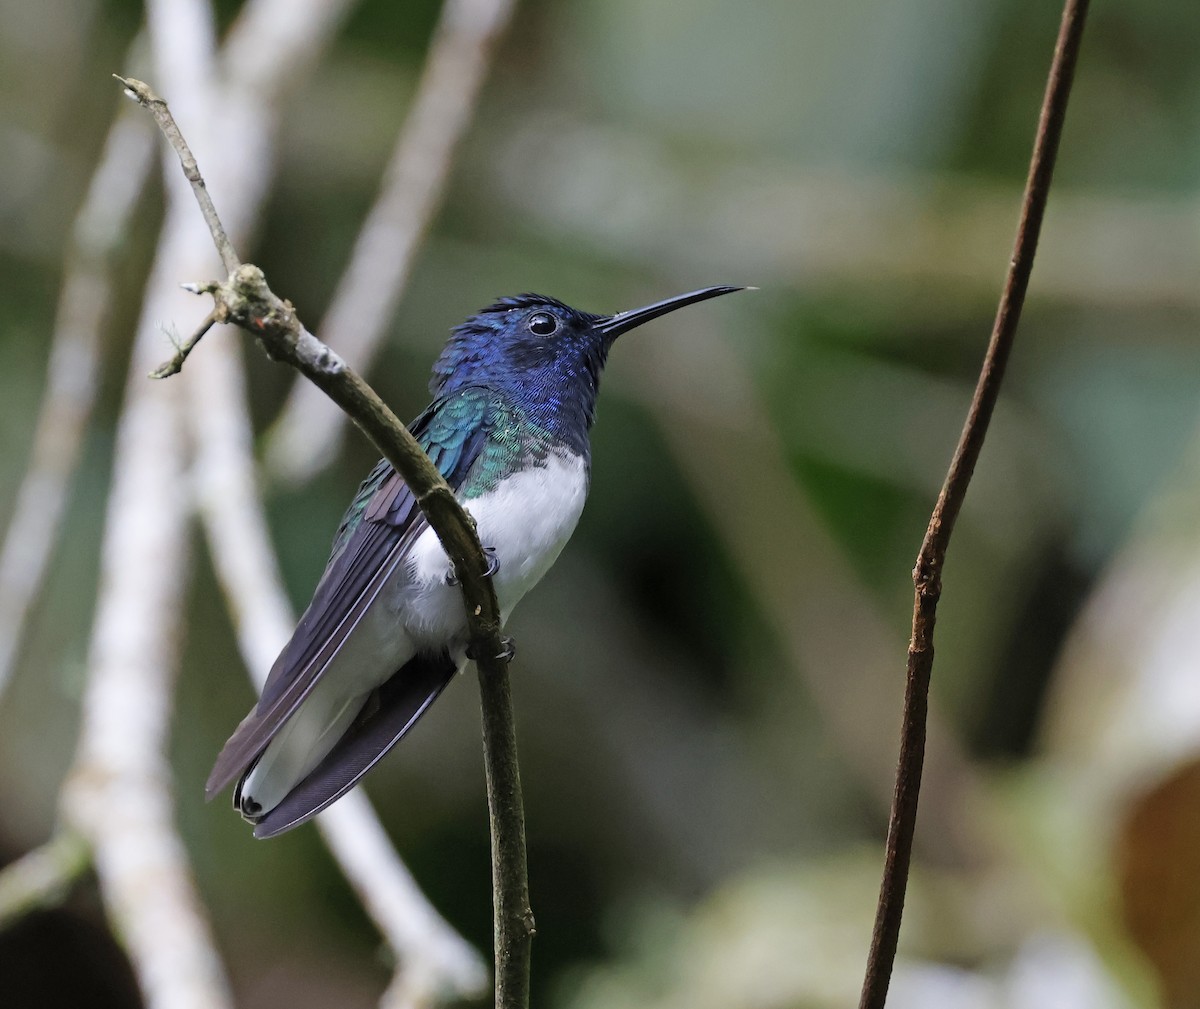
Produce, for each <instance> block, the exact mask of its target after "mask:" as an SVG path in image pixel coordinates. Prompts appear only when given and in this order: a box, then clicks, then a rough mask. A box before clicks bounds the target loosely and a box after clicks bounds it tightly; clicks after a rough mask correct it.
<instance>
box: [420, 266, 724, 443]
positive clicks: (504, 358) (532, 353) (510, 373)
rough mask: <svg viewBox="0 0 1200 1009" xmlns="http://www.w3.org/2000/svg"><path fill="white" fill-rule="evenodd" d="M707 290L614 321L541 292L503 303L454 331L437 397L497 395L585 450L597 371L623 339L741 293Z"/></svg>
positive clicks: (436, 371)
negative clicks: (467, 392)
mask: <svg viewBox="0 0 1200 1009" xmlns="http://www.w3.org/2000/svg"><path fill="white" fill-rule="evenodd" d="M740 290H742V288H740V287H706V288H704V289H702V290H699V291H692V292H690V293H688V294H681V295H679V296H677V297H674V298H668V299H667V300H666V301H658V302H655V303H654V304H653V305H646V306H645V307H643V308H635V309H633V310H632V311H628V312H618V313H617V314H616V315H594V314H593V313H591V312H581V311H579V310H578V309H575V308H571V307H570V306H569V305H564V304H563V303H562V302H561V301H558V300H556V299H554V298H548V297H545V296H544V295H541V294H519V295H517V296H516V297H511V298H501V299H500V300H499V301H497V302H496V303H495V304H494V305H489V306H488V307H487V308H485V309H484V310H483V311H482V312H480V313H479V314H478V315H474V316H472V317H471V318H470V319H468V320H467V321H466V322H464V323H463V324H462V325H461V326H458V327H457V328H456V329H455V330H454V332H453V333H452V334H451V336H450V340H449V342H447V344H446V347H445V349H444V350H443V351H442V353H441V356H439V357H438V359H437V363H436V364H434V366H433V377H432V378H431V379H430V383H429V388H430V391H431V392H433V394H434V395H435V396H441V395H445V394H447V393H450V392H453V391H454V390H456V389H461V388H464V387H466V386H471V385H482V386H489V387H491V388H494V389H497V390H498V391H500V392H502V393H504V395H506V396H507V397H509V398H510V399H511V400H512V401H513V402H514V403H516V404H517V405H519V406H520V407H521V408H522V409H523V410H524V411H525V414H526V416H527V417H528V418H529V420H530V421H532V422H533V423H534V424H536V425H537V426H538V427H540V428H542V429H543V430H545V431H548V432H549V433H551V434H552V435H554V436H555V437H556V438H558V439H559V440H561V441H563V442H565V443H566V444H567V445H568V446H570V447H571V448H572V449H574V450H575V451H578V452H581V453H586V452H587V433H588V430H589V429H590V428H591V426H592V419H593V417H594V416H595V412H596V395H597V393H598V392H599V389H600V372H601V371H602V370H603V369H604V363H605V361H606V360H607V359H608V351H609V348H611V347H612V345H613V342H614V341H615V340H616V338H617V337H618V336H620V335H621V334H622V333H627V332H628V331H629V330H631V329H635V328H637V327H638V326H641V325H642V324H643V323H646V322H649V321H650V320H651V319H657V318H658V317H659V316H662V315H666V314H667V313H668V312H673V311H675V309H677V308H683V307H684V306H686V305H694V304H695V303H696V302H698V301H706V300H707V299H709V298H716V297H718V296H719V295H722V294H732V293H733V292H734V291H740Z"/></svg>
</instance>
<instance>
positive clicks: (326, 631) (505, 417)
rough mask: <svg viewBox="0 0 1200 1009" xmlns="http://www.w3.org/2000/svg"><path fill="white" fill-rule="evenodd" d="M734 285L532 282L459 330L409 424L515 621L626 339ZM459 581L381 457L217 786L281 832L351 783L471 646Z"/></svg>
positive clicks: (585, 471) (578, 476)
mask: <svg viewBox="0 0 1200 1009" xmlns="http://www.w3.org/2000/svg"><path fill="white" fill-rule="evenodd" d="M739 290H742V288H739V287H708V288H704V289H703V290H700V291H693V292H691V293H690V294H683V295H680V296H679V297H676V298H669V299H667V300H666V301H660V302H656V303H655V304H653V305H647V306H646V307H644V308H638V309H634V310H633V311H629V312H619V313H617V314H616V315H593V314H591V313H588V312H580V311H578V310H576V309H574V308H570V307H569V306H567V305H564V304H563V303H562V302H561V301H556V300H555V299H554V298H546V297H542V296H541V295H537V294H522V295H518V296H517V297H512V298H502V299H501V300H499V301H497V302H496V303H495V304H494V305H491V306H490V307H488V308H485V309H484V310H483V311H482V312H480V313H479V314H478V315H476V316H473V317H472V318H470V319H468V320H467V321H466V322H465V323H463V324H462V325H461V326H459V327H457V328H456V329H455V330H454V331H453V333H452V334H451V337H450V340H449V342H448V343H447V344H446V347H445V349H444V350H443V351H442V353H441V356H440V357H439V358H438V359H437V363H436V364H435V365H434V367H433V377H432V379H431V380H430V391H431V392H432V393H433V397H434V399H433V402H432V403H430V404H429V406H428V407H426V408H425V410H424V411H422V413H421V414H420V415H419V416H418V417H417V419H416V420H415V421H414V422H413V423H412V425H411V431H412V433H413V435H414V436H415V437H416V438H417V440H418V441H419V442H420V443H421V446H422V448H424V449H425V451H426V452H428V453H429V457H430V459H432V460H433V462H434V464H435V465H436V466H437V468H438V469H439V470H440V471H441V474H442V476H444V477H445V478H446V481H447V482H448V483H449V484H450V486H451V487H452V488H453V489H454V491H455V493H456V494H457V496H458V498H459V500H460V501H461V502H462V504H463V505H464V507H465V508H466V509H467V510H468V511H469V512H470V513H471V515H472V516H473V517H474V519H475V522H476V525H477V528H478V532H479V539H480V542H481V543H482V544H483V545H484V548H485V550H487V552H488V554H489V557H490V568H491V569H492V575H493V579H494V584H495V588H496V595H497V598H498V600H499V603H500V612H501V619H502V620H507V619H508V616H509V614H510V613H511V612H512V609H513V607H514V606H515V605H516V604H517V602H518V601H519V600H520V599H521V597H522V596H524V595H525V593H526V592H528V591H529V589H531V588H532V587H533V586H534V585H535V584H537V582H538V581H539V580H540V579H541V577H542V576H543V575H544V574H545V573H546V571H547V570H548V569H549V567H550V565H551V564H553V563H554V561H555V559H556V558H557V557H558V554H559V552H560V551H561V550H562V548H563V546H564V545H565V544H566V542H567V539H568V538H569V537H570V535H571V533H572V532H573V531H574V529H575V524H576V523H577V522H578V521H579V516H580V513H581V512H582V511H583V503H584V498H585V497H586V496H587V490H588V480H589V476H590V469H591V449H590V444H589V439H588V434H589V431H590V429H591V426H592V419H593V417H594V416H595V410H596V395H597V392H598V390H599V385H600V373H601V371H602V370H603V368H604V363H605V361H606V359H607V357H608V352H609V349H610V348H611V347H612V345H613V341H614V340H616V338H617V337H618V336H620V335H621V334H622V333H625V332H628V331H629V330H631V329H634V328H635V327H637V326H640V325H642V324H643V323H646V322H649V321H650V320H651V319H657V318H658V317H659V316H662V315H665V314H666V313H668V312H672V311H674V310H675V309H677V308H683V307H684V306H685V305H692V304H695V303H696V302H698V301H704V300H706V299H708V298H715V297H717V296H718V295H722V294H730V293H732V292H734V291H739ZM456 585H457V582H456V579H455V577H454V574H453V571H452V569H451V564H450V561H449V559H448V558H447V556H446V554H445V552H444V551H443V550H442V547H441V544H440V543H439V542H438V539H437V537H436V536H435V535H434V533H433V530H432V529H430V528H429V524H428V523H427V522H426V521H425V517H424V515H423V514H422V513H421V510H420V509H419V508H418V507H417V506H416V503H415V502H414V500H413V496H412V494H411V493H410V491H409V489H408V487H407V485H406V484H405V483H404V481H403V480H402V479H401V478H400V477H399V476H398V475H397V474H396V472H395V470H393V469H392V467H391V465H390V464H389V463H388V462H387V461H386V460H384V461H381V462H380V463H378V464H377V465H376V466H375V468H374V469H373V470H372V471H371V473H370V475H369V476H368V477H367V479H366V480H365V481H363V484H362V486H361V487H360V488H359V490H358V494H357V496H356V497H355V498H354V501H353V503H352V504H351V505H350V509H349V510H348V511H347V512H346V515H345V517H344V518H343V519H342V523H341V525H340V526H339V527H338V530H337V534H336V536H335V538H334V543H333V551H332V555H331V556H330V558H329V563H328V564H327V565H326V568H325V572H324V574H323V575H322V576H321V580H320V582H319V583H318V584H317V588H316V592H315V593H314V595H313V599H312V602H310V603H309V605H308V609H306V610H305V611H304V615H303V617H301V619H300V623H299V625H298V626H297V627H296V630H295V632H294V633H293V634H292V639H291V640H290V641H289V642H288V644H287V646H286V647H285V648H284V649H283V651H282V652H281V653H280V655H279V658H278V659H276V660H275V665H274V666H273V667H272V668H271V673H270V676H269V677H268V678H267V683H266V687H265V688H264V689H263V693H262V697H261V698H260V699H259V702H258V704H257V705H256V706H255V707H254V709H253V710H251V712H250V714H249V715H247V716H246V717H245V718H244V719H243V720H242V723H241V724H240V725H239V726H238V727H237V730H236V731H235V732H234V733H233V735H232V736H231V737H230V739H229V741H228V742H227V743H226V744H225V746H224V748H223V749H222V750H221V753H220V755H219V756H218V757H217V761H216V766H214V768H213V771H212V774H211V775H210V776H209V779H208V784H207V786H206V794H207V795H208V797H209V798H212V796H213V795H214V794H216V793H217V792H219V791H220V790H221V789H223V788H224V787H225V786H226V785H228V784H229V783H230V782H232V781H233V780H234V779H235V778H236V779H238V784H237V788H236V790H235V792H234V800H233V801H234V807H235V808H236V809H237V810H238V811H239V812H241V814H242V816H244V817H245V818H246V819H247V820H249V821H251V822H252V823H254V824H255V828H254V835H255V837H272V836H274V835H275V834H279V833H282V832H283V831H285V830H289V829H291V828H292V827H295V826H297V825H299V824H301V823H303V822H304V821H305V820H307V819H309V818H310V817H312V816H314V815H315V814H316V813H318V812H320V811H321V810H322V809H324V808H325V807H326V806H328V805H329V804H330V803H331V802H334V801H335V800H336V799H338V798H339V797H341V796H342V795H344V794H345V793H346V792H347V791H349V790H350V789H351V788H352V787H353V786H354V785H355V784H356V783H357V782H358V780H359V779H360V778H361V777H362V776H363V775H364V774H366V773H367V771H368V770H370V769H371V767H373V766H374V765H375V764H376V762H378V760H379V759H380V758H381V757H382V756H383V755H384V754H385V753H387V751H388V750H390V749H391V748H392V747H393V746H394V745H395V744H396V743H397V742H399V740H400V738H401V737H402V736H403V735H404V734H405V733H406V732H407V731H408V730H409V729H410V728H411V727H412V726H413V724H414V723H415V722H416V721H417V719H418V718H420V717H421V715H422V714H423V713H424V712H425V710H426V709H427V708H428V707H429V705H430V704H432V703H433V701H434V700H435V699H436V698H437V696H438V694H440V693H441V692H442V690H443V688H444V687H445V686H446V684H447V683H449V682H450V680H451V679H453V677H454V674H455V673H456V672H457V671H458V670H459V669H460V668H461V667H462V666H463V664H464V662H465V661H466V650H467V648H466V646H467V625H466V615H465V610H464V607H463V600H462V595H461V592H460V590H459V589H458V588H457V587H456Z"/></svg>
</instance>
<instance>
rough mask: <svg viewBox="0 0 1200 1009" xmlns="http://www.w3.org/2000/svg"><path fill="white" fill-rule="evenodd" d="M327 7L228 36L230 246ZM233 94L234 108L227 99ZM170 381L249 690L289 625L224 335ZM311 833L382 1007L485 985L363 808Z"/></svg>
mask: <svg viewBox="0 0 1200 1009" xmlns="http://www.w3.org/2000/svg"><path fill="white" fill-rule="evenodd" d="M334 7H338V8H340V9H344V8H345V7H346V4H345V3H344V2H342V3H339V4H330V3H328V2H325V3H317V2H314V0H309V2H306V3H303V4H294V3H290V2H289V3H282V0H259V2H257V3H254V4H252V5H250V6H249V7H247V8H246V9H245V10H244V12H243V14H242V16H241V17H240V19H239V21H238V22H237V23H236V24H235V26H234V28H233V29H232V30H231V33H230V39H229V41H228V42H227V44H226V48H225V50H224V54H223V55H224V59H225V66H226V67H227V68H228V73H229V78H228V80H227V81H226V95H227V101H226V102H225V103H224V104H225V108H226V109H227V110H229V114H228V115H222V117H221V126H220V128H221V139H222V143H221V146H220V148H219V149H217V150H214V151H213V153H212V155H211V156H210V157H208V158H206V159H205V160H204V161H203V162H202V169H203V171H204V172H205V175H206V178H207V179H209V180H211V179H212V178H214V177H216V178H217V179H218V180H219V182H218V185H219V186H220V187H221V188H220V189H218V188H217V187H215V186H214V187H213V191H214V193H221V194H222V195H221V203H220V211H221V215H222V218H223V220H224V223H225V227H226V230H227V232H228V234H229V235H230V237H231V238H232V239H233V241H234V242H235V244H237V243H241V242H244V240H245V237H246V235H247V233H248V231H249V230H250V226H251V224H252V218H253V214H254V211H255V210H256V209H257V207H258V205H259V203H260V202H261V194H262V193H263V192H264V191H265V187H266V185H267V183H268V181H269V179H270V172H271V163H272V159H273V155H274V144H273V139H274V136H275V131H276V128H277V126H278V122H279V115H280V103H281V99H282V98H283V97H284V94H285V92H286V83H287V82H288V81H294V80H296V79H298V78H299V76H300V74H301V72H302V71H303V70H306V69H308V68H309V66H310V65H311V62H312V60H313V59H314V58H315V57H316V56H317V54H318V53H319V52H320V51H321V49H322V48H323V46H324V44H325V43H326V42H327V41H328V37H329V33H330V32H331V31H332V28H333V26H334V25H335V24H336V23H337V18H336V17H335V16H333V15H332V14H331V10H332V8H334ZM243 49H244V50H245V52H242V50H243ZM254 53H269V54H270V56H269V58H268V59H267V60H266V61H265V62H262V61H259V62H256V61H254V60H251V59H250V58H249V57H250V56H251V54H254ZM239 54H240V55H239ZM268 69H270V70H271V72H270V73H268V72H267V70H268ZM238 95H240V96H242V97H240V98H235V97H233V96H238ZM209 185H210V186H212V182H211V181H210V182H209ZM226 190H227V191H228V198H226V197H225V195H224V193H225V192H226ZM193 213H195V210H194V208H193ZM196 216H197V218H198V217H199V215H198V214H196ZM181 381H182V382H183V384H184V388H185V389H186V393H187V398H186V410H187V417H188V421H189V425H190V428H191V434H192V439H193V442H194V453H195V456H194V468H193V487H194V490H195V493H196V495H197V503H198V506H199V510H200V517H201V520H202V523H203V526H204V530H205V533H206V537H207V540H208V543H209V548H210V551H211V554H212V557H213V561H214V565H215V568H216V571H217V575H218V578H219V580H220V582H221V585H222V588H223V589H224V592H225V595H226V600H227V603H228V606H229V611H230V614H231V615H232V618H233V622H234V627H235V629H236V633H237V638H238V644H239V647H240V649H241V653H242V656H243V659H244V660H245V663H246V666H247V668H248V669H249V670H250V673H251V677H252V678H253V679H254V681H255V683H256V684H257V685H258V687H259V688H260V689H261V687H262V685H263V683H264V682H265V680H266V675H267V671H268V670H269V669H270V667H271V664H272V663H273V662H274V660H275V657H276V656H277V655H278V653H279V650H280V649H281V648H282V647H283V645H284V644H285V643H286V642H287V639H288V638H289V637H290V635H291V632H292V628H293V626H294V625H295V617H294V615H293V613H292V611H291V607H290V605H289V603H288V599H287V595H286V593H285V591H284V589H283V583H282V579H281V578H280V575H279V566H278V561H277V558H276V555H275V551H274V549H273V547H272V545H271V540H270V533H269V530H268V528H267V523H266V517H265V515H264V513H263V507H262V499H261V496H260V494H259V490H258V486H257V479H256V474H255V469H254V457H253V451H252V432H251V426H250V417H249V413H248V410H247V407H246V402H247V400H246V382H245V373H244V370H243V368H242V363H241V358H240V356H239V349H238V344H237V343H236V342H234V340H233V339H232V338H230V337H229V336H226V335H224V334H221V335H214V336H212V337H210V338H209V339H208V341H207V343H206V344H205V346H204V348H203V350H202V351H201V352H199V353H196V354H195V355H193V356H192V357H191V358H190V359H189V362H188V365H187V368H186V369H185V370H184V372H183V375H182V378H181ZM317 825H318V828H319V829H320V830H321V833H322V835H323V837H324V839H325V842H326V844H327V845H328V846H329V848H330V851H331V852H332V854H333V856H334V857H335V858H336V859H337V861H338V863H339V865H340V866H341V867H342V871H343V872H344V873H345V875H346V878H347V879H348V880H349V882H350V884H351V885H352V886H353V887H354V889H355V892H356V893H357V894H358V895H359V898H360V899H361V900H362V902H363V906H364V908H365V909H366V911H367V913H368V914H369V915H370V916H371V918H372V919H373V920H374V921H375V923H376V925H377V926H378V927H379V930H380V932H381V933H382V934H383V936H384V938H385V939H386V940H387V942H388V945H389V946H390V947H391V949H392V951H393V953H394V955H395V956H396V959H397V961H398V969H397V972H396V977H395V979H394V980H393V983H392V985H391V987H390V988H389V989H388V993H387V994H386V995H385V996H384V1000H383V1003H384V1005H385V1006H392V1005H395V1006H399V1005H400V1004H401V1003H399V1002H398V1001H397V1000H396V997H395V995H396V993H398V992H403V993H404V994H405V997H406V998H408V997H415V998H418V999H419V1001H418V1002H416V1003H405V1004H420V1005H430V1004H433V1003H434V1002H437V1001H441V1000H443V999H447V1000H449V999H453V1000H460V999H463V998H473V997H477V996H479V995H481V994H482V993H483V992H484V991H485V990H486V987H487V984H488V971H487V967H486V965H485V964H484V961H483V959H482V957H481V956H480V955H479V953H478V952H477V951H476V950H475V949H474V948H473V947H471V946H470V945H469V944H468V943H467V942H466V941H465V940H463V939H462V938H461V937H460V936H458V934H457V933H455V932H454V931H453V929H451V928H450V926H449V925H448V924H447V923H446V922H445V921H444V920H443V919H442V918H441V917H440V916H439V915H438V914H437V912H436V911H435V910H434V909H433V908H432V907H431V906H430V904H429V903H428V901H427V900H426V899H425V897H424V895H423V894H422V893H421V892H420V889H419V888H418V887H417V885H416V883H415V882H414V881H413V879H412V876H411V875H410V874H409V872H408V870H407V869H406V868H405V866H404V865H403V863H402V862H401V861H400V859H399V857H398V856H397V855H396V852H395V849H394V848H393V847H392V845H391V843H390V841H389V840H388V838H387V835H386V834H385V832H384V831H383V828H382V827H381V826H380V824H379V821H378V819H377V817H376V816H375V812H374V810H373V809H372V808H371V805H370V803H369V802H368V800H367V798H366V796H365V795H363V794H362V793H361V792H356V793H353V794H351V795H348V796H346V797H345V798H343V799H342V800H341V801H339V802H338V803H337V805H336V806H334V807H333V808H332V809H330V810H328V811H327V812H326V813H324V814H322V816H321V817H320V818H319V819H318V821H317Z"/></svg>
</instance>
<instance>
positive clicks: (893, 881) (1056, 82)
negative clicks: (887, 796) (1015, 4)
mask: <svg viewBox="0 0 1200 1009" xmlns="http://www.w3.org/2000/svg"><path fill="white" fill-rule="evenodd" d="M1087 8H1088V0H1066V5H1065V6H1064V8H1063V14H1062V24H1061V26H1060V28H1059V33H1058V41H1057V43H1056V45H1055V50H1054V60H1053V62H1052V64H1051V66H1050V76H1049V80H1048V81H1047V82H1046V94H1045V97H1044V99H1043V102H1042V111H1041V117H1040V119H1039V121H1038V131H1037V137H1036V139H1035V141H1034V145H1033V157H1032V160H1031V162H1030V165H1029V177H1028V180H1027V181H1026V183H1025V197H1024V201H1023V203H1022V206H1021V219H1020V223H1019V224H1018V226H1017V238H1016V246H1015V249H1014V251H1013V256H1012V260H1011V262H1010V266H1009V271H1008V277H1007V279H1006V280H1005V284H1004V291H1003V293H1002V294H1001V296H1000V305H999V308H998V309H997V312H996V321H995V324H994V326H993V328H992V335H991V339H990V341H989V343H988V349H987V354H986V355H985V357H984V360H983V368H982V370H981V371H980V373H979V382H978V384H977V385H976V387H975V396H974V398H973V399H972V401H971V408H970V410H969V411H968V413H967V420H966V423H965V425H964V426H963V430H962V434H961V435H960V436H959V440H958V445H957V447H956V448H955V450H954V458H953V460H952V461H951V463H950V470H949V472H948V473H947V474H946V482H945V483H944V484H943V485H942V490H941V493H940V494H939V495H938V500H937V504H936V505H935V506H934V509H933V515H932V516H931V517H930V519H929V527H928V529H927V530H926V532H925V540H924V542H923V543H922V544H921V551H920V553H919V554H918V555H917V563H916V567H915V568H914V569H913V582H914V585H915V588H916V591H915V595H914V600H913V625H912V638H911V640H910V642H909V646H908V669H907V674H906V680H905V692H904V724H903V729H902V730H901V739H900V760H899V766H898V768H897V770H896V789H895V793H894V795H893V798H892V811H891V816H890V818H889V821H888V836H887V850H886V853H885V856H884V868H883V880H882V883H881V884H880V891H879V903H878V906H877V907H876V912H875V927H874V931H873V934H872V936H871V951H870V954H869V956H868V960H867V969H866V975H865V977H864V979H863V989H862V996H861V1000H860V1002H859V1009H883V1006H884V1003H885V1001H886V999H887V989H888V982H889V981H890V979H891V974H892V966H893V964H894V963H895V959H896V946H897V943H898V942H899V937H900V922H901V918H902V916H903V913H904V891H905V887H906V884H907V882H908V868H909V863H910V860H911V858H912V839H913V831H914V829H915V827H916V820H917V801H918V797H919V794H920V789H921V768H922V764H923V761H924V755H925V722H926V718H927V715H928V708H929V680H930V675H931V673H932V671H933V629H934V623H935V621H936V619H937V605H938V599H939V598H940V596H941V592H942V566H943V564H944V563H945V560H946V550H947V548H948V547H949V545H950V536H951V534H952V533H953V532H954V523H955V521H956V520H957V519H958V514H959V512H960V511H961V510H962V505H963V501H964V500H965V498H966V494H967V487H968V486H969V484H970V482H971V476H972V474H973V473H974V471H975V464H976V462H978V460H979V454H980V452H981V451H982V450H983V441H984V438H985V436H986V435H987V428H988V423H989V422H990V420H991V418H992V412H993V411H994V410H995V407H996V401H997V399H998V398H999V396H1000V383H1001V382H1002V381H1003V379H1004V369H1005V366H1006V365H1007V364H1008V359H1009V356H1010V354H1011V352H1012V346H1013V341H1014V340H1015V338H1016V334H1017V324H1018V322H1019V321H1020V318H1021V308H1022V306H1023V305H1024V302H1025V292H1026V290H1027V289H1028V287H1029V277H1030V275H1031V273H1032V272H1033V258H1034V254H1035V252H1036V251H1037V242H1038V235H1039V233H1040V232H1041V227H1042V218H1043V216H1044V214H1045V210H1046V201H1047V198H1048V197H1049V195H1050V181H1051V178H1052V176H1053V174H1054V161H1055V157H1056V156H1057V154H1058V144H1059V140H1060V139H1061V137H1062V128H1063V121H1064V119H1065V118H1066V114H1067V99H1068V98H1069V96H1070V93H1071V81H1072V78H1073V77H1074V73H1075V64H1076V61H1077V59H1078V56H1079V47H1080V43H1081V42H1082V39H1083V28H1084V23H1085V21H1086V18H1087Z"/></svg>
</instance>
